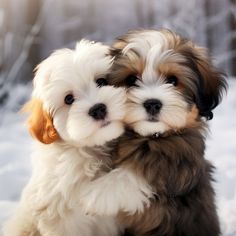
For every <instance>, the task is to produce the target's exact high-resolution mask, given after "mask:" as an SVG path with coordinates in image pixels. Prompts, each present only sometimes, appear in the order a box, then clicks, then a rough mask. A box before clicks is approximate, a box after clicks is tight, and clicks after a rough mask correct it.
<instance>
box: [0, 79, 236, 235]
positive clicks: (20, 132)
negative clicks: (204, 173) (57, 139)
mask: <svg viewBox="0 0 236 236" xmlns="http://www.w3.org/2000/svg"><path fill="white" fill-rule="evenodd" d="M229 82H230V83H229V84H230V86H229V88H230V89H229V91H228V96H227V98H226V99H225V100H224V102H223V103H222V104H221V105H220V107H219V108H217V109H216V111H215V117H214V119H213V120H212V121H211V122H210V123H211V131H212V132H211V135H210V137H209V138H208V141H207V153H206V156H207V158H208V159H210V160H211V161H212V162H213V163H214V165H215V166H216V173H215V179H216V180H217V182H216V183H215V189H216V193H217V206H218V211H219V216H220V221H221V227H222V231H223V236H236V121H235V117H236V80H234V81H233V80H231V81H229ZM25 94H29V88H25V87H17V88H16V89H15V90H14V93H13V96H12V97H11V99H10V102H9V106H8V111H7V112H4V113H2V112H1V116H0V227H1V225H2V223H3V222H4V220H5V219H6V218H7V217H8V216H9V215H11V214H12V212H13V210H14V208H15V206H16V202H17V200H18V199H19V197H20V193H21V190H22V188H23V186H24V185H25V183H26V182H27V180H28V179H29V176H30V172H31V170H30V157H29V156H30V152H31V138H30V136H29V135H28V133H27V131H26V127H25V126H24V125H23V120H24V117H23V116H22V115H20V114H17V113H16V110H17V107H16V106H15V104H16V102H15V101H16V100H17V99H18V100H19V99H21V100H23V99H25V97H26V95H25ZM12 110H13V111H12ZM0 235H1V232H0Z"/></svg>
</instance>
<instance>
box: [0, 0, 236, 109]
mask: <svg viewBox="0 0 236 236" xmlns="http://www.w3.org/2000/svg"><path fill="white" fill-rule="evenodd" d="M140 27H141V28H155V29H159V28H163V27H164V28H169V29H172V30H174V31H177V32H179V33H181V34H182V35H184V36H186V37H188V38H191V39H192V40H194V41H195V42H196V43H198V44H199V45H202V46H205V47H208V48H209V50H210V52H211V53H212V55H213V56H214V57H215V64H216V65H217V66H219V67H221V68H223V69H224V70H225V72H227V74H228V75H236V66H235V65H236V0H188V1H186V0H66V1H65V0H0V78H1V79H0V105H2V104H4V102H5V101H6V99H7V97H8V96H9V94H8V93H9V92H10V91H8V90H9V87H11V85H12V84H16V83H26V82H28V81H30V80H31V79H32V70H33V68H34V67H35V65H36V64H37V63H38V62H39V61H41V60H42V59H44V58H45V57H47V56H48V55H49V54H50V53H51V52H52V51H53V50H55V49H57V48H61V47H73V46H74V44H75V42H76V41H78V40H79V39H81V38H84V37H85V38H88V39H93V40H98V41H106V42H110V41H111V40H112V39H114V38H115V37H117V36H118V35H121V34H123V33H124V32H126V31H127V30H129V29H134V28H140Z"/></svg>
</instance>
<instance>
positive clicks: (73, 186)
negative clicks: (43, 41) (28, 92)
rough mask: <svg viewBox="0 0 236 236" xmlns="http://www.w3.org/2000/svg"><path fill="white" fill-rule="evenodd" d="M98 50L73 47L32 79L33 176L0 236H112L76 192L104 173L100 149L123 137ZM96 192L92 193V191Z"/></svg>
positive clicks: (104, 153) (116, 93) (111, 224)
mask: <svg viewBox="0 0 236 236" xmlns="http://www.w3.org/2000/svg"><path fill="white" fill-rule="evenodd" d="M108 52H109V48H108V47H107V46H105V45H102V44H100V43H92V42H89V41H81V42H80V43H78V45H77V47H76V50H69V49H64V50H59V51H57V52H55V53H54V54H53V55H52V56H50V57H49V58H48V59H46V60H45V61H44V62H42V63H41V64H40V65H39V67H38V70H37V73H36V76H35V79H34V90H33V95H32V99H31V101H30V102H29V103H28V104H27V105H26V107H25V109H26V110H27V111H29V112H30V113H31V114H30V118H29V128H30V132H31V134H32V136H33V137H34V138H35V139H37V140H38V141H40V142H36V143H35V147H34V153H33V174H32V178H31V179H30V181H29V183H28V185H27V186H26V188H25V189H24V191H23V194H22V198H21V201H20V204H19V207H18V209H17V211H16V214H15V215H14V217H13V218H12V219H11V220H10V221H9V222H7V224H6V225H5V228H4V235H5V236H39V235H42V236H78V235H81V236H95V235H96V236H117V235H119V234H120V232H121V230H122V229H121V228H120V226H119V224H118V223H116V222H115V220H114V218H113V217H106V216H88V215H86V214H85V212H84V211H83V208H82V206H81V205H80V197H81V195H82V193H83V191H86V189H87V188H88V187H89V185H90V183H91V181H92V180H94V179H96V178H97V177H99V176H101V175H103V174H105V173H106V172H107V171H108V170H109V168H110V165H111V160H110V149H109V148H108V147H107V145H106V143H107V142H108V141H111V140H113V139H116V138H118V137H119V136H120V135H121V134H122V133H123V131H124V128H123V124H122V119H123V116H124V102H125V96H124V91H123V89H119V88H114V87H112V86H105V85H107V83H106V79H105V78H106V75H107V73H108V71H109V69H110V66H111V63H112V58H111V57H110V56H109V55H108ZM98 188H99V186H98Z"/></svg>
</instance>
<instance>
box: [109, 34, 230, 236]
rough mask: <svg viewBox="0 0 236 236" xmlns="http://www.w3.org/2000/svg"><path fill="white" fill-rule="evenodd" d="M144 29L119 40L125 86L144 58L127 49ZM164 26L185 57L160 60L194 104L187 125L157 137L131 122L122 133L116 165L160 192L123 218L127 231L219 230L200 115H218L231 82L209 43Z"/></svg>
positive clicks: (162, 70) (185, 233) (144, 235)
mask: <svg viewBox="0 0 236 236" xmlns="http://www.w3.org/2000/svg"><path fill="white" fill-rule="evenodd" d="M140 32H142V31H132V32H129V33H127V34H126V35H124V36H122V37H120V38H118V40H117V41H116V42H115V43H114V45H113V47H114V48H113V50H112V51H111V53H112V55H113V56H115V62H114V66H113V70H112V72H111V74H110V83H111V84H113V85H115V86H124V85H125V79H126V77H127V76H128V75H129V74H128V72H127V71H132V70H128V69H127V68H131V67H132V68H134V67H135V65H134V64H135V63H136V62H137V61H138V60H140V61H141V62H142V63H144V62H143V61H142V59H141V58H139V59H138V57H139V55H138V53H137V52H132V54H134V55H136V57H135V60H134V61H133V60H132V57H129V56H127V55H124V54H123V52H122V49H123V48H124V47H125V46H126V45H127V44H128V43H129V40H130V38H132V37H139V33H140ZM161 32H162V33H163V34H164V35H165V37H166V38H167V41H168V49H172V50H174V51H175V52H176V53H178V55H181V57H182V58H183V60H182V61H181V62H179V63H175V62H173V61H171V62H168V60H167V61H166V63H165V62H164V63H163V64H159V65H158V67H157V71H158V72H159V74H160V75H161V77H162V78H166V77H167V76H168V75H175V76H176V77H178V79H179V83H178V86H176V89H177V90H179V92H180V93H181V94H182V96H183V97H184V98H185V101H186V102H187V103H188V104H189V107H188V115H187V122H186V126H185V127H183V128H180V129H178V130H176V129H174V127H171V128H172V129H171V130H168V131H167V132H166V133H164V134H162V135H161V136H159V137H158V138H156V137H154V136H148V137H143V136H140V135H139V134H137V133H135V132H134V131H132V130H130V127H129V130H127V132H126V133H125V134H124V135H123V136H122V137H121V138H120V140H119V143H118V145H117V147H116V149H115V151H114V155H113V156H114V157H115V158H114V167H125V168H130V169H131V170H132V171H133V172H135V173H137V175H138V176H142V177H143V178H144V179H145V180H146V181H147V182H148V183H149V184H150V185H151V187H152V189H153V191H154V192H155V198H153V199H152V200H151V206H150V207H149V208H146V209H145V211H144V212H143V213H136V214H134V215H127V214H126V213H125V212H121V213H120V214H119V216H118V218H119V220H120V222H121V223H122V224H123V225H125V227H126V229H127V231H126V233H125V235H135V236H154V235H155V236H218V235H220V227H219V222H218V216H217V213H216V207H215V202H214V190H213V188H212V186H211V181H212V171H213V166H212V165H211V164H210V163H209V162H208V161H207V160H205V158H204V152H205V135H206V131H207V124H206V121H205V120H204V119H201V117H206V118H207V119H211V118H212V117H213V113H212V110H213V109H214V108H215V107H216V106H217V105H218V103H219V102H220V100H221V97H222V91H223V90H224V89H226V87H227V86H226V82H225V80H224V78H223V76H222V74H221V73H219V72H218V71H217V70H216V69H215V68H214V67H213V65H212V64H211V62H210V59H209V56H208V54H207V51H206V50H205V49H203V48H200V47H197V46H195V45H194V44H193V43H192V42H191V41H189V40H186V39H183V38H181V37H180V36H179V35H177V34H175V33H172V32H170V31H167V30H163V31H161ZM131 51H132V50H131ZM127 54H129V53H127ZM133 58H134V57H133ZM141 62H140V63H141ZM140 63H139V64H140ZM139 64H136V66H137V65H139ZM144 66H145V65H144ZM142 67H143V66H142ZM137 71H138V69H136V70H133V71H132V72H130V73H131V74H132V73H133V74H135V75H138V76H140V79H142V78H141V74H142V68H141V69H140V71H141V73H140V72H137ZM131 128H132V127H131Z"/></svg>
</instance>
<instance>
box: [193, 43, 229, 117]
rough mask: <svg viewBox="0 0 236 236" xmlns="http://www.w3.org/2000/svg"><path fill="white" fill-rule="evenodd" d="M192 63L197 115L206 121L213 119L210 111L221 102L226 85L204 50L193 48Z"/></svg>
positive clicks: (222, 76) (221, 74)
mask: <svg viewBox="0 0 236 236" xmlns="http://www.w3.org/2000/svg"><path fill="white" fill-rule="evenodd" d="M194 61H195V64H196V71H195V72H196V73H197V75H198V79H199V81H198V84H197V90H198V91H197V95H196V97H195V100H196V101H195V102H196V105H197V107H198V109H199V114H200V115H201V116H204V117H206V118H207V119H208V120H210V119H212V118H213V113H212V110H213V109H214V108H215V107H216V106H217V105H218V104H219V103H220V102H221V99H222V95H223V92H224V91H226V89H227V83H226V80H225V78H224V75H223V73H221V72H219V71H218V70H217V69H216V68H214V66H213V65H212V63H211V60H210V58H209V56H208V53H207V51H206V49H204V48H201V47H195V48H194Z"/></svg>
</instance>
